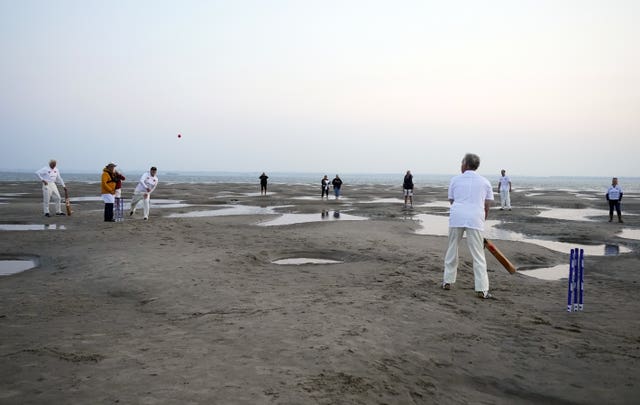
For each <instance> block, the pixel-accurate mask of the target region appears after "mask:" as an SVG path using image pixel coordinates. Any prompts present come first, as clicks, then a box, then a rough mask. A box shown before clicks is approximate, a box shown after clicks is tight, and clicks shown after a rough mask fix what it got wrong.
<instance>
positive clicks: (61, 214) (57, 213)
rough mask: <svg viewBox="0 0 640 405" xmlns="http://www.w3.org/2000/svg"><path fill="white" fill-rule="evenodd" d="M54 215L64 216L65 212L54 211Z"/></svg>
mask: <svg viewBox="0 0 640 405" xmlns="http://www.w3.org/2000/svg"><path fill="white" fill-rule="evenodd" d="M56 215H57V216H59V217H66V216H67V214H65V213H64V212H56Z"/></svg>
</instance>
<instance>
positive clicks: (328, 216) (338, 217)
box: [258, 211, 368, 226]
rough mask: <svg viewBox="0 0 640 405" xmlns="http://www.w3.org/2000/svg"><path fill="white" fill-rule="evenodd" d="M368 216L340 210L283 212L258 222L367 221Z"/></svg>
mask: <svg viewBox="0 0 640 405" xmlns="http://www.w3.org/2000/svg"><path fill="white" fill-rule="evenodd" d="M367 219H368V218H365V217H358V216H355V215H349V214H342V213H341V212H340V211H323V212H321V213H320V214H282V215H281V216H279V217H278V218H275V219H272V220H269V221H264V222H260V223H258V225H259V226H282V225H294V224H303V223H308V222H323V221H365V220H367Z"/></svg>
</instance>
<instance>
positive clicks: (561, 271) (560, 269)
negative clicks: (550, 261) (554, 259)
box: [518, 264, 569, 281]
mask: <svg viewBox="0 0 640 405" xmlns="http://www.w3.org/2000/svg"><path fill="white" fill-rule="evenodd" d="M518 273H520V274H524V275H525V276H529V277H534V278H539V279H540V280H550V281H553V280H561V279H563V278H564V279H567V278H569V265H568V264H559V265H557V266H554V267H547V268H541V269H530V270H518Z"/></svg>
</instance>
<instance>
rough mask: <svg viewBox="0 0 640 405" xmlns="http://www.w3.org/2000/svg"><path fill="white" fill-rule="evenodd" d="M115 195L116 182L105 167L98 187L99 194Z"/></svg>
mask: <svg viewBox="0 0 640 405" xmlns="http://www.w3.org/2000/svg"><path fill="white" fill-rule="evenodd" d="M115 193H116V180H114V175H113V173H111V172H110V171H109V170H107V168H106V167H105V168H104V169H102V181H101V187H100V194H115Z"/></svg>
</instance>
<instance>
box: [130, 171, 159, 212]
mask: <svg viewBox="0 0 640 405" xmlns="http://www.w3.org/2000/svg"><path fill="white" fill-rule="evenodd" d="M156 173H158V169H157V168H156V167H155V166H153V167H151V169H149V171H148V172H146V173H145V174H143V175H142V177H140V181H139V182H138V184H137V185H136V189H135V190H134V191H133V198H132V199H131V211H130V212H129V216H132V215H133V214H135V213H136V206H137V205H138V203H139V202H140V201H141V200H142V207H143V211H144V220H145V221H146V220H147V219H149V205H150V200H151V193H153V190H155V189H156V187H157V186H158V177H157V176H156Z"/></svg>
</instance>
